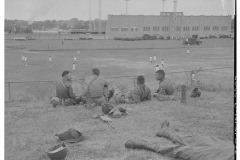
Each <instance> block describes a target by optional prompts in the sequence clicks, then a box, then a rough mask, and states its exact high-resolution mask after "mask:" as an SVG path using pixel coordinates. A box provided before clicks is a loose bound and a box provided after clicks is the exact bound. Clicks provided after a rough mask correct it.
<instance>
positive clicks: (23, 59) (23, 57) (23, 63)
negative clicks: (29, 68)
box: [22, 56, 25, 65]
mask: <svg viewBox="0 0 240 160" xmlns="http://www.w3.org/2000/svg"><path fill="white" fill-rule="evenodd" d="M24 61H25V56H22V65H25V62H24Z"/></svg>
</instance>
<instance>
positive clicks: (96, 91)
mask: <svg viewBox="0 0 240 160" xmlns="http://www.w3.org/2000/svg"><path fill="white" fill-rule="evenodd" d="M107 86H108V82H107V81H106V80H105V79H103V78H102V77H97V78H96V79H95V80H94V81H93V82H92V84H91V86H90V87H89V91H90V94H91V97H92V98H100V97H103V96H104V87H107Z"/></svg>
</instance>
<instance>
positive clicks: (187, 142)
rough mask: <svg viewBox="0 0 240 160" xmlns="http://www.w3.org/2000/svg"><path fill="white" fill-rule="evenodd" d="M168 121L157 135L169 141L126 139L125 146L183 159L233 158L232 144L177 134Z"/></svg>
mask: <svg viewBox="0 0 240 160" xmlns="http://www.w3.org/2000/svg"><path fill="white" fill-rule="evenodd" d="M168 126H169V122H168V121H165V123H163V125H162V129H161V130H160V131H159V132H158V133H157V134H156V136H158V137H163V138H166V139H169V140H170V141H171V142H172V144H170V143H169V142H166V141H164V142H161V143H157V142H154V143H151V142H148V141H146V140H128V141H127V142H126V143H125V147H126V148H129V149H145V150H149V151H153V152H157V153H160V154H165V155H167V156H169V157H172V158H181V159H184V160H234V144H233V142H231V141H228V142H227V141H222V140H220V139H217V138H215V137H210V136H200V135H193V136H179V135H177V134H174V133H172V132H170V131H169V127H168Z"/></svg>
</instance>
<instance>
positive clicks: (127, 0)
mask: <svg viewBox="0 0 240 160" xmlns="http://www.w3.org/2000/svg"><path fill="white" fill-rule="evenodd" d="M124 1H126V15H127V14H128V2H129V1H130V0H124Z"/></svg>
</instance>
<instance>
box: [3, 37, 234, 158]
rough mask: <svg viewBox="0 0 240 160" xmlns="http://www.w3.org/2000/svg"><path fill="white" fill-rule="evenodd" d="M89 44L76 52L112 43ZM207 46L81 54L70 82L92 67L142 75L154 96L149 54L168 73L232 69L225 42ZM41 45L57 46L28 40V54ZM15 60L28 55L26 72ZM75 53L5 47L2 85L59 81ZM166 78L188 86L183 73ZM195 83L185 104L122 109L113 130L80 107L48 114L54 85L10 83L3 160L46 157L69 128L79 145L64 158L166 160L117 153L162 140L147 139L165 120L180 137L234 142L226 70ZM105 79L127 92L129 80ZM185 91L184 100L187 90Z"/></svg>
mask: <svg viewBox="0 0 240 160" xmlns="http://www.w3.org/2000/svg"><path fill="white" fill-rule="evenodd" d="M88 42H89V41H88ZM88 42H85V41H84V42H81V43H80V44H81V45H82V48H94V47H95V48H96V47H104V45H105V46H107V47H112V46H111V45H116V44H117V43H119V42H116V41H114V42H112V41H105V42H104V41H98V42H96V41H92V42H89V43H90V44H87V43H88ZM206 42H207V43H205V45H204V46H201V47H200V48H196V47H195V46H191V47H192V48H191V52H190V53H191V54H190V56H186V53H185V49H184V48H177V47H179V46H181V45H180V44H177V43H176V42H171V41H168V42H167V41H162V42H161V41H152V42H150V41H148V42H144V43H143V44H142V46H141V47H144V45H145V46H149V45H151V43H155V45H160V47H170V48H171V47H172V48H171V49H136V50H85V51H83V52H81V55H80V57H79V58H78V60H79V61H78V62H77V63H78V64H77V70H76V72H75V73H74V76H75V77H76V78H82V77H84V76H86V75H89V74H90V71H91V68H92V67H99V68H100V69H101V74H102V76H103V77H109V76H116V75H117V76H124V75H132V76H134V75H137V74H153V75H149V76H146V84H147V85H149V86H150V88H151V89H152V91H154V90H155V89H156V87H157V82H156V80H155V76H154V71H155V68H154V67H153V66H151V65H149V64H148V59H149V56H152V55H156V56H157V57H158V63H160V59H161V58H164V59H165V61H166V66H165V70H166V71H167V72H171V71H182V70H194V69H198V68H200V67H201V68H203V69H204V68H212V67H219V66H220V67H222V66H229V65H233V58H234V57H233V48H232V47H233V45H232V41H230V40H225V41H224V40H219V41H218V42H217V43H218V44H219V45H217V47H220V48H213V44H214V43H215V42H214V41H210V40H208V41H206ZM209 42H211V43H209ZM7 43H18V42H12V41H10V42H7ZM19 43H25V42H19ZM48 43H50V44H51V46H55V47H56V48H57V49H59V48H58V47H57V45H58V41H34V42H31V43H30V42H29V43H27V45H28V46H29V47H28V49H34V48H36V49H43V46H45V45H47V44H48ZM120 43H121V44H122V45H123V46H124V45H128V46H126V47H131V45H138V43H139V42H137V43H125V42H120ZM65 44H66V46H65V47H67V48H73V49H78V48H79V41H78V42H76V41H74V42H71V43H70V42H69V46H67V43H65ZM220 44H221V45H220ZM178 45H179V46H178ZM214 46H215V45H214ZM207 47H210V48H207ZM222 47H224V48H222ZM60 49H61V48H60ZM21 54H25V55H27V56H28V57H29V66H30V67H27V68H26V67H23V66H22V65H21V60H20V55H21ZM49 54H51V55H52V57H53V59H54V64H53V68H52V69H50V68H49V67H48V61H47V59H48V56H49ZM74 55H76V53H75V52H73V51H63V52H60V51H59V52H28V51H26V50H21V51H20V50H11V49H6V50H5V80H6V81H25V80H59V79H61V76H60V75H61V72H62V71H63V70H65V69H71V64H72V60H73V56H74ZM167 76H169V77H170V78H172V79H173V80H174V81H175V82H176V84H178V85H181V84H187V85H188V86H189V85H190V76H189V73H185V72H183V73H178V74H167ZM196 78H197V80H199V81H200V82H201V83H200V88H201V89H202V95H201V97H200V98H196V99H192V98H190V97H187V104H185V105H184V104H181V103H180V101H169V102H159V101H157V100H155V99H154V100H152V101H149V102H144V103H140V104H133V105H122V106H123V107H126V108H129V109H130V111H129V112H130V116H127V117H122V118H120V119H113V122H112V124H113V125H114V126H115V127H116V128H115V129H112V128H111V127H110V126H109V125H108V124H106V123H103V122H102V121H100V120H98V119H93V118H92V115H93V114H95V113H99V112H101V110H100V109H99V108H97V109H95V110H94V111H90V110H86V109H85V108H84V107H83V106H69V107H65V108H64V107H59V108H52V106H51V105H50V103H49V101H47V100H48V97H49V96H53V95H54V94H55V91H54V88H55V84H54V83H51V84H36V83H33V84H15V85H12V86H11V87H12V94H13V95H15V96H13V99H15V101H6V102H5V159H14V160H17V159H21V160H22V159H29V160H34V159H48V158H47V156H46V153H45V151H46V150H47V149H48V148H50V147H52V146H53V145H54V144H57V142H56V138H55V136H54V135H55V133H59V132H61V131H64V130H66V129H68V128H71V127H74V128H76V129H78V130H79V131H81V132H82V133H83V135H84V137H85V140H84V141H82V142H80V143H78V144H75V145H68V148H69V152H68V156H67V159H68V160H70V159H71V160H72V159H82V160H90V159H105V160H113V159H117V160H133V159H135V160H140V159H143V160H145V159H149V160H150V159H152V160H158V159H163V160H169V159H170V158H168V157H165V156H163V155H159V154H156V153H152V152H148V151H140V150H128V149H126V148H125V147H124V143H125V142H126V141H127V140H129V139H135V138H136V139H138V138H144V139H148V140H151V141H159V140H162V139H160V138H157V137H155V136H154V135H155V134H156V132H157V131H158V130H159V129H160V125H161V123H162V122H163V121H165V120H169V121H170V123H171V128H172V129H173V130H175V131H178V132H179V134H195V133H198V134H201V135H208V136H215V137H218V138H220V139H223V140H233V114H234V113H233V69H231V68H230V69H222V70H214V71H208V72H201V71H200V72H199V73H198V75H196ZM108 80H109V81H110V82H111V85H115V86H118V87H120V89H122V90H123V91H125V90H126V88H127V89H131V88H132V87H133V78H124V77H122V78H108ZM80 84H81V83H80V82H78V83H75V84H74V89H75V91H76V92H77V94H80V93H81V85H80ZM6 87H7V86H6ZM187 91H188V92H187V95H189V94H190V91H191V90H190V89H189V90H187ZM6 95H7V92H6ZM111 102H112V101H111ZM113 104H114V105H116V104H115V103H113ZM120 106H121V105H120Z"/></svg>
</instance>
